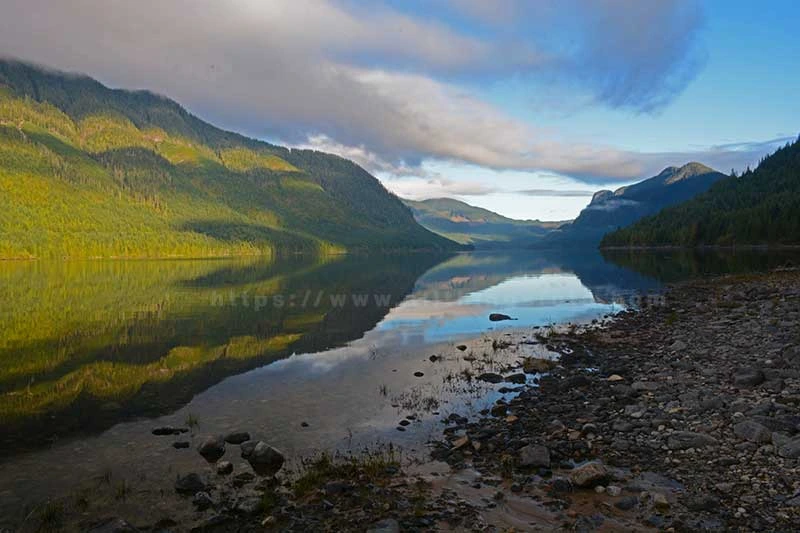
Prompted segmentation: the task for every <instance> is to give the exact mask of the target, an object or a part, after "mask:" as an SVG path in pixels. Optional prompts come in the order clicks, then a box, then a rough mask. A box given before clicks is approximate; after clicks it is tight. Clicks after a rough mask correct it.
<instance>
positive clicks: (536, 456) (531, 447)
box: [519, 444, 550, 468]
mask: <svg viewBox="0 0 800 533" xmlns="http://www.w3.org/2000/svg"><path fill="white" fill-rule="evenodd" d="M519 466H522V467H525V468H550V450H549V449H548V448H547V447H546V446H542V445H540V444H528V445H527V446H523V447H522V448H520V450H519Z"/></svg>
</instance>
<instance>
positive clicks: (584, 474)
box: [569, 463, 608, 488]
mask: <svg viewBox="0 0 800 533" xmlns="http://www.w3.org/2000/svg"><path fill="white" fill-rule="evenodd" d="M607 478H608V470H607V469H606V467H605V466H603V465H601V464H600V463H586V464H585V465H582V466H579V467H578V468H576V469H574V470H573V471H572V472H570V473H569V479H570V481H572V484H573V485H575V486H577V487H582V488H585V487H593V486H594V485H597V484H598V483H601V482H602V481H604V480H605V479H607Z"/></svg>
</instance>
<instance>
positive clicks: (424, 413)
mask: <svg viewBox="0 0 800 533" xmlns="http://www.w3.org/2000/svg"><path fill="white" fill-rule="evenodd" d="M791 262H793V263H794V264H797V259H796V254H791V255H790V254H775V253H769V254H768V253H755V252H750V253H739V254H717V253H713V254H712V253H704V254H685V253H684V254H674V253H657V254H656V253H644V252H633V253H617V254H611V255H608V256H606V257H603V256H601V255H600V254H599V253H594V252H590V253H587V254H585V255H580V254H569V253H565V252H561V253H544V252H536V253H534V252H530V253H491V254H489V253H487V254H481V253H474V254H460V255H456V256H451V257H441V256H434V255H424V254H418V255H407V256H399V255H398V256H381V257H339V258H333V259H330V260H327V261H309V260H304V259H301V258H295V259H292V260H285V261H279V262H276V263H269V264H268V263H263V262H259V261H257V260H230V261H228V260H225V261H222V260H218V261H205V260H204V261H113V262H112V261H108V262H101V261H93V262H64V263H54V262H9V263H0V302H1V303H2V306H1V307H0V430H1V431H0V516H5V517H12V519H11V520H13V517H15V516H18V515H19V513H21V512H23V510H24V508H25V505H29V504H30V503H31V502H34V501H39V500H42V499H44V498H48V497H51V496H53V495H58V494H63V493H66V492H68V491H69V490H70V488H71V487H72V486H74V485H75V483H76V482H77V480H81V479H87V478H91V477H97V476H102V475H103V473H104V472H107V471H109V470H116V471H125V472H139V473H141V477H142V479H143V478H144V477H145V476H147V475H149V476H151V477H153V478H157V479H162V478H163V479H167V480H169V479H173V478H174V473H175V472H177V471H188V470H191V469H196V468H197V465H198V462H201V461H202V459H201V458H200V457H199V456H198V455H197V453H196V452H194V451H193V450H175V449H173V448H172V446H171V444H172V442H173V440H175V439H172V438H170V437H166V438H165V437H154V436H152V435H151V430H152V429H153V428H154V427H157V426H161V425H174V426H185V425H186V424H187V423H193V422H196V423H197V425H196V426H194V427H193V431H192V433H191V434H190V435H187V436H186V437H185V438H186V439H196V438H197V435H201V434H204V433H205V434H208V433H225V432H228V431H233V430H239V429H244V430H248V431H250V432H251V433H252V434H253V436H254V437H256V438H260V439H264V440H266V441H268V442H269V443H271V444H273V445H275V446H276V447H278V448H280V449H282V450H283V451H285V452H286V453H287V455H289V456H292V457H299V456H302V455H307V454H310V453H313V452H314V451H317V450H320V449H329V450H330V449H340V450H341V449H355V448H357V447H361V446H364V445H368V444H373V443H389V442H391V443H392V444H396V445H398V446H401V447H403V448H404V449H406V450H408V451H409V453H414V452H415V451H419V450H421V449H423V448H424V443H425V441H426V440H427V439H428V438H429V437H431V436H435V435H436V434H437V433H438V431H440V429H441V424H440V423H439V420H440V419H441V418H442V417H444V416H447V415H448V414H449V413H452V412H458V413H460V414H466V413H469V412H475V411H479V410H480V409H483V408H485V407H487V406H488V405H490V404H491V403H492V402H493V401H494V400H496V399H497V398H498V397H499V396H500V395H501V393H500V392H498V390H497V389H498V388H499V387H500V385H490V384H486V383H478V382H475V381H474V380H467V379H460V377H459V376H461V377H463V376H464V375H465V373H468V372H469V371H470V370H474V364H472V363H470V362H468V361H465V360H464V358H463V357H445V360H444V361H435V362H434V361H431V360H430V359H429V357H430V356H431V355H437V354H438V355H441V354H448V353H451V352H453V345H454V344H456V343H458V342H459V341H460V340H462V339H466V338H472V337H476V336H479V335H481V334H483V333H486V332H489V331H491V330H498V329H501V328H512V327H513V328H529V329H530V331H531V333H533V331H534V330H533V328H534V327H535V326H547V325H550V324H563V323H567V322H574V323H577V322H588V321H591V320H593V319H597V318H602V317H603V316H606V315H613V314H614V313H616V312H618V311H620V310H622V309H625V308H626V307H628V306H630V305H636V303H637V302H638V301H640V299H641V298H642V297H643V296H646V295H655V294H658V292H659V291H660V290H661V289H662V287H663V284H664V283H665V282H672V281H679V280H683V279H688V278H692V277H697V276H703V275H711V274H720V273H727V272H746V271H751V270H763V269H767V268H771V267H775V266H781V265H784V264H787V263H791ZM493 312H500V313H505V314H508V315H511V316H513V317H515V318H517V320H515V321H509V322H495V323H493V322H490V321H489V319H488V315H489V314H490V313H493ZM532 349H535V348H532ZM481 355H482V354H476V357H479V358H480V356H481ZM509 362H510V361H509V360H508V358H506V359H502V358H498V359H492V357H490V356H486V357H483V359H481V361H480V365H481V366H480V369H481V370H492V369H502V368H503V367H504V366H505V365H507V364H508V363H509ZM419 372H421V373H423V376H421V377H420V376H415V373H419ZM408 415H412V418H414V422H413V423H412V424H411V425H409V426H408V427H407V428H405V429H406V430H405V431H402V432H401V431H398V430H397V425H398V422H399V421H400V420H401V419H403V418H404V417H406V416H408ZM303 422H305V423H306V424H307V427H304V426H302V425H301V423H303ZM231 456H232V457H236V455H235V454H234V453H231ZM226 458H230V457H226ZM167 465H168V466H167ZM165 472H168V473H167V474H165ZM166 483H167V485H166V486H169V483H170V482H169V481H167V482H166ZM2 525H3V522H2V520H0V526H2Z"/></svg>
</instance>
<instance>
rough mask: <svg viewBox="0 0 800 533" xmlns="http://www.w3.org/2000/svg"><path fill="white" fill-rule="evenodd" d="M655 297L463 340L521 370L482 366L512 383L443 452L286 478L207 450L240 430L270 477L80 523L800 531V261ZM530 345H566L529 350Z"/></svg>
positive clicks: (227, 469) (197, 486)
mask: <svg viewBox="0 0 800 533" xmlns="http://www.w3.org/2000/svg"><path fill="white" fill-rule="evenodd" d="M644 304H645V305H644V307H643V308H642V309H641V310H640V311H638V312H624V313H622V314H621V315H619V316H617V317H616V318H615V319H614V320H613V321H611V322H610V323H608V324H605V325H603V327H589V328H571V329H566V330H556V329H549V330H545V329H536V330H533V331H530V330H529V331H524V332H522V331H518V332H512V333H496V334H494V335H493V336H484V337H482V338H480V339H475V340H473V341H471V342H469V343H466V344H464V345H459V346H457V347H453V350H452V351H453V353H452V354H444V356H457V357H463V358H467V357H473V358H474V357H476V354H479V353H486V352H492V351H495V352H496V351H497V350H511V351H515V352H518V353H519V354H520V356H521V357H520V359H519V367H517V368H513V369H512V368H508V369H504V371H503V372H502V373H484V374H481V375H476V376H474V377H471V378H470V379H480V380H485V381H492V380H494V381H500V382H502V386H503V388H504V390H505V391H506V392H509V393H511V392H513V393H515V395H509V396H508V397H509V398H510V399H508V400H507V399H501V400H499V401H498V402H497V403H496V404H495V405H494V406H493V407H492V408H491V409H488V410H486V411H484V412H483V415H484V416H482V417H480V418H477V419H472V420H470V419H468V418H466V417H463V416H461V415H459V414H458V413H452V414H450V415H448V416H446V417H444V418H443V420H442V424H443V425H444V438H443V439H442V440H440V441H438V442H435V443H432V445H431V457H432V460H431V461H427V460H426V461H422V462H411V463H409V462H405V463H404V462H403V461H402V459H401V458H400V457H399V456H397V455H396V454H395V451H394V450H392V449H384V450H379V451H375V452H372V453H366V454H364V455H362V456H348V457H331V456H328V455H322V456H319V457H316V458H312V459H310V460H308V461H307V462H306V463H305V465H304V468H303V469H302V470H301V471H300V472H299V474H298V475H295V476H283V475H282V474H281V473H279V474H278V477H273V474H275V472H276V471H277V470H280V468H281V465H282V464H283V457H282V456H280V454H279V452H278V451H277V450H274V449H272V448H271V447H269V445H268V444H266V443H254V442H252V441H249V440H247V438H246V435H244V434H239V435H234V436H228V438H209V439H205V440H203V441H202V443H201V448H202V449H201V450H199V451H201V452H202V454H203V455H204V456H205V457H206V458H207V459H209V461H211V462H216V461H217V460H218V459H219V458H220V457H222V455H223V454H224V447H225V445H226V441H227V444H228V448H229V450H230V449H231V448H233V446H236V447H237V448H236V449H235V451H239V450H238V448H239V447H240V448H241V455H242V457H243V458H244V459H245V460H247V461H249V462H250V464H251V465H253V470H256V471H258V469H257V468H255V467H256V466H259V465H260V466H264V467H265V468H266V470H267V471H261V472H258V473H260V474H262V475H261V476H260V477H259V476H256V475H255V474H254V473H253V472H251V471H245V470H243V469H242V468H240V467H237V468H236V469H235V471H234V468H233V464H232V463H230V462H228V461H220V462H216V464H215V465H214V467H213V468H212V471H211V473H210V474H208V475H205V476H204V475H198V474H193V475H191V477H186V476H184V477H182V478H180V479H178V481H177V482H176V490H177V491H179V492H181V493H182V494H185V498H186V505H187V506H193V507H194V508H195V509H196V519H194V520H191V521H189V522H183V521H181V522H180V523H178V522H176V521H163V520H162V521H160V522H158V523H155V524H149V525H146V526H145V525H142V524H139V523H136V522H133V521H131V522H126V521H125V520H121V519H120V518H116V517H115V518H109V519H106V520H103V521H96V520H95V521H94V522H93V523H91V524H89V522H87V521H86V520H87V519H86V517H84V519H83V521H82V522H80V527H76V529H81V530H91V531H94V532H95V533H101V532H103V533H108V532H112V531H135V530H149V531H182V530H194V531H256V530H258V531H263V530H265V529H267V530H270V529H271V530H276V531H365V530H366V531H374V532H390V531H431V530H444V531H508V530H515V531H526V530H531V531H534V530H562V529H563V530H578V531H591V530H606V531H619V530H626V531H639V530H652V529H659V530H674V531H700V530H718V531H729V530H741V531H793V530H798V529H800V476H798V474H800V272H798V271H777V272H772V273H770V274H765V275H753V276H737V277H725V278H717V279H712V280H701V281H695V282H690V283H686V284H682V285H679V286H676V287H673V288H671V289H670V290H669V291H668V292H666V294H665V295H664V296H663V297H660V298H655V299H650V300H647V301H646V302H644ZM532 346H537V347H538V348H546V349H544V352H546V353H553V354H559V355H560V357H559V358H558V359H557V361H556V360H552V359H546V358H536V357H529V355H530V353H532V351H531V350H529V348H530V347H532ZM522 356H526V357H522ZM494 381H493V382H494ZM160 429H162V430H164V431H165V430H166V428H160ZM412 429H413V428H409V430H412ZM178 431H179V430H178ZM255 450H258V452H257V453H256V455H255V456H254V455H253V453H254V451H255ZM220 452H222V453H220ZM276 454H277V455H276ZM230 457H231V455H228V456H227V457H226V458H228V459H230ZM262 459H263V461H262ZM126 519H127V517H126ZM131 524H134V525H131Z"/></svg>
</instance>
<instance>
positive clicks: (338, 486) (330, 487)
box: [322, 481, 354, 496]
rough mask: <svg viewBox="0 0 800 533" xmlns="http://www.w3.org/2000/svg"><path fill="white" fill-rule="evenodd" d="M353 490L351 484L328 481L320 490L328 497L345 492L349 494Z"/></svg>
mask: <svg viewBox="0 0 800 533" xmlns="http://www.w3.org/2000/svg"><path fill="white" fill-rule="evenodd" d="M353 488H354V486H353V484H352V483H349V482H347V481H328V482H327V483H325V486H324V487H322V490H324V491H325V494H327V495H329V496H330V495H334V494H345V493H347V492H351V491H352V490H353Z"/></svg>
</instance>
